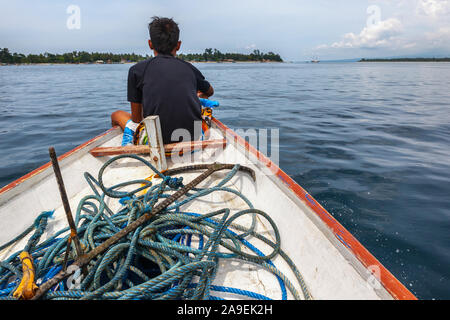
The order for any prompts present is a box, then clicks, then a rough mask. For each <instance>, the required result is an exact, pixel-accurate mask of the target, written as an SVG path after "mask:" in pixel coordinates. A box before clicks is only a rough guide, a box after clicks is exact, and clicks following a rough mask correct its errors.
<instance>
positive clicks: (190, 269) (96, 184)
mask: <svg viewBox="0 0 450 320" xmlns="http://www.w3.org/2000/svg"><path fill="white" fill-rule="evenodd" d="M124 158H131V159H135V160H138V161H140V162H142V163H143V164H144V165H146V166H148V167H149V168H150V169H151V170H152V171H153V172H154V173H155V174H157V175H158V176H159V177H161V182H160V183H159V184H153V182H151V181H148V180H131V181H125V182H122V183H118V184H116V185H113V186H109V187H107V186H105V185H104V182H103V175H104V172H105V171H106V169H107V168H108V167H109V166H110V165H111V164H113V163H114V162H115V161H117V160H119V159H124ZM238 170H239V165H236V166H235V167H234V168H233V169H232V170H231V171H230V172H229V173H228V174H227V175H226V176H225V177H224V178H223V179H222V180H221V181H220V182H219V183H218V184H217V185H215V186H213V187H210V188H203V189H202V188H196V189H193V190H191V191H190V192H189V193H187V194H186V195H185V197H184V198H183V199H181V200H179V201H176V202H175V203H173V204H172V205H171V206H169V207H168V208H166V209H165V210H163V212H162V213H161V214H158V215H156V216H154V217H153V218H152V219H150V220H149V221H147V223H145V224H143V225H141V226H140V227H139V228H137V229H136V230H135V231H134V232H133V233H131V234H129V235H127V236H126V237H124V238H123V239H122V240H121V241H119V242H118V243H116V244H115V245H112V246H111V247H110V248H109V249H108V250H107V251H106V252H104V253H103V254H101V255H100V256H98V257H97V258H96V259H95V260H93V261H91V263H90V264H89V265H88V267H87V269H88V273H87V275H85V276H83V277H82V278H80V279H78V280H76V279H72V280H73V281H72V283H78V286H77V287H76V288H73V287H70V283H69V282H60V283H59V284H58V285H56V286H54V287H53V288H52V289H51V290H49V291H48V292H47V294H46V295H45V296H44V297H43V298H44V299H55V300H61V299H62V300H65V299H67V300H71V299H83V300H86V299H122V300H123V299H130V300H131V299H133V300H134V299H138V300H140V299H195V300H198V299H220V298H219V297H217V296H212V295H211V294H210V292H212V291H213V292H225V293H232V294H236V295H240V296H244V297H250V298H253V299H264V300H265V299H269V298H268V297H265V296H263V295H261V294H258V293H255V292H251V291H248V290H242V289H237V288H230V287H223V286H216V285H213V284H212V283H213V281H214V279H215V276H216V274H217V272H220V270H219V260H220V259H230V258H233V259H241V260H243V261H249V262H252V263H255V264H258V265H260V266H261V267H263V268H265V269H267V270H269V271H270V272H272V273H273V274H274V275H275V276H276V278H277V280H278V282H279V284H280V288H281V293H282V295H281V296H282V299H287V290H286V287H287V288H288V289H289V290H290V291H291V293H292V294H293V296H294V297H295V298H300V296H299V295H298V293H297V291H296V289H295V288H294V287H293V285H292V284H291V283H290V281H289V280H288V279H287V278H286V277H285V276H284V275H283V274H282V273H281V272H280V271H279V270H277V269H276V268H275V265H274V264H273V263H272V261H271V259H273V258H275V257H276V256H277V255H281V256H282V257H283V258H284V259H285V260H286V261H287V262H288V264H289V265H290V266H291V269H292V270H293V271H294V272H295V273H296V276H297V280H298V281H299V283H300V285H301V287H302V290H303V295H304V297H306V298H310V295H309V293H308V291H307V289H306V286H305V285H304V283H303V282H302V278H301V276H300V275H299V272H298V270H297V268H296V267H295V265H294V264H293V263H292V261H290V259H289V258H288V257H287V256H286V255H285V254H284V253H283V252H282V250H281V248H280V236H279V232H278V229H277V226H276V225H275V223H274V222H273V221H272V219H271V218H270V216H268V215H267V214H266V213H264V212H263V211H260V210H257V209H255V208H254V207H253V205H252V204H251V202H250V201H249V200H248V199H247V198H246V197H245V196H244V195H243V194H241V193H240V192H239V191H236V190H233V189H230V188H227V187H225V185H226V183H227V182H229V181H230V180H231V179H232V178H233V177H234V175H235V174H236V173H237V171H238ZM84 176H85V178H86V181H87V183H88V185H89V186H90V187H91V189H92V192H93V194H91V195H88V196H86V197H84V198H82V199H81V201H80V202H79V204H78V207H77V211H76V215H75V219H74V220H75V223H76V225H77V232H78V236H79V238H80V242H81V245H82V247H83V250H84V251H85V252H89V251H90V250H92V249H93V248H95V247H97V246H99V245H100V244H101V243H103V241H105V240H106V239H108V238H110V237H111V236H112V235H114V234H115V233H117V232H118V231H120V230H121V229H123V228H125V227H126V226H127V225H129V224H130V223H132V222H133V221H135V220H136V219H138V218H139V217H140V216H142V215H143V214H145V213H146V212H151V211H152V209H153V207H154V205H155V204H156V203H157V202H158V201H159V200H160V199H164V198H167V197H169V196H170V194H171V192H173V191H175V190H177V189H179V188H180V187H182V186H183V178H182V177H179V178H176V177H170V176H165V175H163V174H162V173H161V172H159V171H158V170H156V168H154V167H153V166H152V165H151V164H150V163H149V162H148V161H146V160H145V159H143V158H141V157H138V156H135V155H122V156H117V157H114V158H111V159H110V160H108V161H107V162H106V163H105V164H104V165H103V166H102V167H101V169H100V170H99V172H98V178H97V179H95V178H94V177H93V176H92V175H91V174H89V173H85V174H84ZM133 185H138V187H136V188H135V189H134V190H132V191H126V192H125V191H120V189H121V188H123V187H129V186H133ZM141 191H143V192H144V194H141ZM212 192H228V193H232V194H235V195H237V196H238V197H240V198H241V199H242V200H243V202H244V203H246V204H247V205H248V208H249V209H246V210H242V211H239V212H237V213H234V214H231V213H230V210H229V209H226V208H225V209H221V210H218V211H214V212H210V213H206V214H200V213H187V212H183V211H182V210H181V207H182V206H183V205H185V204H188V203H191V202H193V201H196V200H197V199H199V198H201V197H204V196H206V195H208V194H211V193H212ZM106 197H110V198H115V199H118V200H119V202H120V203H121V204H122V207H121V208H120V210H118V211H117V212H113V211H112V210H111V209H110V208H109V207H108V205H107V203H106V201H105V199H106ZM52 214H53V211H48V212H43V213H42V214H40V215H39V216H38V218H36V220H35V222H34V223H33V224H32V225H31V226H30V227H29V228H28V229H27V230H25V231H24V232H23V233H22V234H20V235H19V236H18V237H16V238H14V239H12V240H11V241H9V242H8V243H7V244H5V245H3V246H2V247H0V248H2V249H3V248H6V247H8V246H10V245H12V244H14V243H16V242H18V241H19V240H21V239H22V238H24V237H25V236H27V235H28V234H30V233H31V232H33V230H34V233H33V235H31V237H30V238H29V240H28V242H27V245H26V246H25V249H26V250H28V251H29V252H30V254H31V255H32V257H33V260H34V264H35V278H36V279H37V282H38V284H40V283H44V282H46V281H48V280H49V279H51V278H53V277H54V276H55V275H56V274H57V273H58V272H59V271H60V270H61V268H62V264H63V260H64V255H65V250H66V245H67V241H68V232H69V228H68V227H66V228H63V229H61V230H58V231H57V232H56V234H54V235H53V236H52V237H49V238H48V239H46V240H44V241H42V242H40V238H41V236H42V234H43V233H44V232H45V230H46V227H47V224H48V219H49V218H50V217H51V215H52ZM243 215H249V216H250V217H251V218H252V223H251V226H250V227H242V226H239V225H236V224H235V223H234V221H235V220H236V219H237V218H239V217H241V216H243ZM258 215H259V216H261V217H263V218H264V219H266V220H267V221H268V222H269V224H270V225H271V226H272V228H273V231H274V234H275V238H276V241H275V242H272V241H270V240H269V239H267V238H265V237H264V236H262V235H261V234H258V233H257V232H256V231H255V229H256V223H257V219H256V216H258ZM231 228H233V229H235V230H239V231H240V232H242V233H240V234H238V233H236V232H234V231H232V230H231ZM193 236H195V237H196V238H198V241H197V242H198V244H197V245H196V246H193V245H192V244H193V243H192V240H193ZM249 236H255V237H257V238H258V239H260V240H262V241H264V242H265V243H266V244H268V245H269V246H270V247H272V249H273V251H272V252H271V253H270V254H268V255H264V254H263V253H262V252H261V251H260V250H259V249H257V248H256V247H255V246H253V245H252V244H251V243H250V242H249V241H248V240H247V239H246V238H247V237H249ZM243 247H247V248H249V249H250V250H251V251H252V252H253V253H255V254H249V253H246V252H244V251H243V249H242V248H243ZM220 248H224V249H226V250H227V251H229V252H230V253H229V252H227V253H224V252H221V250H220ZM19 253H20V251H19V252H16V253H14V254H12V255H11V256H9V257H8V258H7V259H6V260H5V261H2V262H0V300H6V299H8V300H9V299H12V293H13V292H14V290H15V288H16V287H17V285H18V282H19V280H20V278H21V276H22V271H21V262H20V259H19V258H18V255H19ZM75 258H76V257H75V250H74V248H72V249H71V251H70V254H69V261H68V265H69V266H70V265H71V264H72V263H73V261H74V260H75ZM194 280H195V282H194ZM66 284H67V285H66ZM69 287H70V288H69Z"/></svg>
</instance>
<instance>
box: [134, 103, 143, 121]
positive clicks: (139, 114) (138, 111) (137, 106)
mask: <svg viewBox="0 0 450 320" xmlns="http://www.w3.org/2000/svg"><path fill="white" fill-rule="evenodd" d="M131 120H132V121H133V122H135V123H140V122H141V121H142V120H144V115H143V109H142V103H137V102H131Z"/></svg>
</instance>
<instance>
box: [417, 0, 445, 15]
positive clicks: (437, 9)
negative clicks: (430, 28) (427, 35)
mask: <svg viewBox="0 0 450 320" xmlns="http://www.w3.org/2000/svg"><path fill="white" fill-rule="evenodd" d="M416 13H417V14H418V15H425V16H428V17H432V18H437V17H442V16H446V15H449V14H450V0H419V1H418V3H417V7H416Z"/></svg>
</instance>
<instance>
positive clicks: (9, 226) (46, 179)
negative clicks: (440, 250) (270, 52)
mask: <svg viewBox="0 0 450 320" xmlns="http://www.w3.org/2000/svg"><path fill="white" fill-rule="evenodd" d="M212 123H213V128H212V132H213V134H212V138H226V139H227V141H228V142H227V144H226V146H225V147H224V148H222V149H220V150H219V149H207V150H203V151H202V152H197V153H194V155H195V157H194V158H189V157H187V158H180V159H176V160H177V161H169V168H171V167H176V166H182V165H186V164H191V163H211V162H214V161H217V162H222V163H240V164H241V165H246V166H249V167H251V168H252V169H254V170H255V172H256V184H255V183H254V182H253V181H252V180H251V179H249V178H248V177H245V174H242V175H240V174H239V175H237V176H236V177H235V178H234V179H233V180H232V181H230V187H232V188H234V189H236V190H237V191H239V192H242V193H243V194H244V195H245V196H246V197H248V199H249V200H250V201H251V202H252V203H253V205H254V206H255V208H257V209H261V210H263V211H265V212H267V213H268V214H269V215H270V216H271V218H272V219H273V220H274V221H275V223H276V224H277V225H278V227H279V229H280V233H281V244H282V249H283V250H284V251H285V252H286V253H287V254H288V256H289V257H290V258H291V259H292V260H293V261H294V263H295V264H296V265H297V267H298V269H299V270H300V272H301V274H302V275H303V277H304V279H305V282H306V284H307V286H308V289H309V290H310V292H311V294H312V296H313V297H314V298H315V299H416V298H415V297H414V295H413V294H411V292H409V290H407V289H406V288H405V287H404V286H403V285H402V284H401V283H400V282H399V281H398V280H397V279H396V278H395V277H394V276H393V275H392V274H391V273H390V272H389V271H388V270H387V269H386V268H385V267H384V266H383V265H382V264H381V263H380V262H379V261H378V260H377V259H376V258H375V257H374V256H373V255H372V254H371V253H370V252H369V251H368V250H367V249H366V248H364V246H362V245H361V243H359V242H358V241H357V239H356V238H355V237H353V236H352V235H351V234H350V233H349V232H348V231H347V230H346V229H345V228H344V227H343V226H342V225H341V224H340V223H339V222H338V221H337V220H336V219H334V217H333V216H332V215H331V214H330V213H328V212H327V211H326V210H325V209H324V208H323V207H322V206H321V205H320V204H319V203H318V202H317V201H316V200H315V199H314V198H313V197H312V196H311V195H310V194H308V193H307V192H306V191H305V190H304V189H303V188H302V187H301V186H299V185H298V184H297V183H296V182H295V181H294V180H293V179H292V178H291V177H289V175H287V174H286V173H285V172H283V171H282V170H281V169H280V168H279V167H278V166H277V165H276V164H275V163H273V162H272V161H271V160H270V159H269V158H267V157H266V156H265V155H263V154H262V153H260V152H259V151H258V150H257V149H256V148H254V147H253V146H252V145H250V144H249V143H248V142H247V141H246V140H245V139H244V138H242V137H240V136H239V135H237V134H236V133H235V132H234V131H233V130H231V129H229V128H228V127H226V126H225V125H224V124H223V123H221V122H220V121H219V120H217V119H213V122H212ZM120 139H121V131H120V129H118V128H113V129H111V130H109V131H107V132H106V133H104V134H102V135H100V136H98V137H96V138H94V139H92V140H90V141H88V142H86V143H85V144H83V145H81V146H79V147H78V148H75V149H74V150H72V151H70V152H68V153H66V154H64V155H62V156H60V157H59V161H60V166H61V169H62V174H63V177H64V180H65V185H66V188H67V193H68V196H69V199H70V204H71V207H72V208H76V206H77V204H78V202H79V201H80V199H81V198H82V197H84V196H85V195H86V194H89V188H88V186H87V184H86V181H85V180H84V177H83V173H84V172H90V173H91V174H93V175H94V176H95V175H96V173H97V172H98V170H99V168H100V167H101V166H102V165H103V164H104V163H105V162H106V161H107V160H108V159H110V157H99V158H96V157H93V156H92V155H91V154H90V153H89V151H90V150H92V149H94V148H96V147H110V146H117V145H120ZM130 170H131V171H130ZM130 172H131V174H130ZM130 175H131V176H133V177H136V178H145V177H146V176H148V168H144V167H139V166H134V165H131V164H130V163H128V164H127V163H124V164H123V165H122V167H120V166H119V168H117V169H115V170H111V173H110V174H109V177H108V179H110V180H109V181H125V180H127V179H129V178H130ZM194 176H195V174H188V175H186V176H185V175H183V177H184V178H185V179H186V181H189V179H191V178H192V177H194ZM220 178H223V174H222V175H221V174H217V175H216V176H215V177H212V179H220ZM110 205H111V206H112V207H114V206H116V207H118V204H116V203H110ZM222 207H229V208H232V210H242V209H243V208H245V207H246V204H245V203H243V202H242V201H239V199H237V198H236V197H233V196H230V195H229V194H228V195H227V194H220V195H212V196H211V198H205V199H202V201H199V203H198V204H195V205H191V206H190V207H187V208H186V210H192V211H193V212H194V211H195V212H204V213H206V212H210V211H211V210H212V208H213V209H219V208H222ZM53 209H56V211H55V219H54V220H53V221H52V228H53V229H55V230H56V229H58V228H61V227H64V226H65V224H66V222H65V219H64V212H63V208H62V205H61V203H60V199H59V193H58V187H57V183H56V180H55V178H54V176H53V172H52V168H51V165H50V163H48V164H46V165H44V166H42V167H40V168H38V169H36V170H34V171H33V172H30V173H29V174H27V175H25V176H24V177H22V178H20V179H18V180H16V181H14V182H13V183H11V184H9V185H7V186H5V187H3V188H2V189H1V190H0V221H1V223H0V245H1V244H3V243H5V242H7V241H8V240H10V239H11V238H13V237H15V236H16V235H18V234H20V233H21V232H23V230H25V229H26V228H27V227H28V226H29V225H31V224H32V223H33V221H34V219H35V218H36V217H37V216H38V215H39V214H40V213H41V212H42V211H48V210H53ZM261 225H262V227H261V230H260V231H261V232H264V234H267V235H271V231H270V226H268V225H267V223H266V224H264V223H262V224H261ZM48 234H49V235H50V234H51V230H50V231H49V233H48ZM24 241H26V239H23V240H22V241H21V243H20V242H19V243H17V245H16V246H14V247H11V248H7V249H5V250H3V252H0V260H3V259H4V258H5V257H6V256H8V255H10V254H11V253H13V252H16V251H18V250H20V248H21V246H22V247H23V243H24ZM274 263H275V264H278V265H279V268H280V270H282V271H283V272H286V274H288V275H290V276H291V278H293V275H292V272H291V271H290V270H289V268H288V267H287V266H286V265H283V263H282V262H281V261H277V260H275V261H274ZM243 268H244V267H243V266H242V265H241V266H240V268H236V266H235V265H233V264H224V265H222V266H221V271H220V272H219V274H218V275H217V277H216V279H215V282H214V283H218V284H221V285H229V286H235V287H236V286H238V287H241V288H255V291H258V290H259V291H260V292H261V293H262V294H265V295H267V296H271V297H273V298H275V299H276V298H280V296H279V292H278V291H279V287H278V289H277V284H276V282H274V279H273V277H271V275H269V274H268V273H267V272H266V271H264V270H258V269H255V268H254V267H252V266H251V265H248V266H247V265H246V266H245V268H244V269H246V270H247V269H249V270H250V269H251V270H250V271H249V272H247V273H245V272H244V273H242V270H243ZM252 268H253V269H252ZM277 290H278V291H277ZM291 298H292V297H291Z"/></svg>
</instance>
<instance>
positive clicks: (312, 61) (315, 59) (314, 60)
mask: <svg viewBox="0 0 450 320" xmlns="http://www.w3.org/2000/svg"><path fill="white" fill-rule="evenodd" d="M319 62H320V60H319V58H318V57H314V58H312V59H311V63H319Z"/></svg>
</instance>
